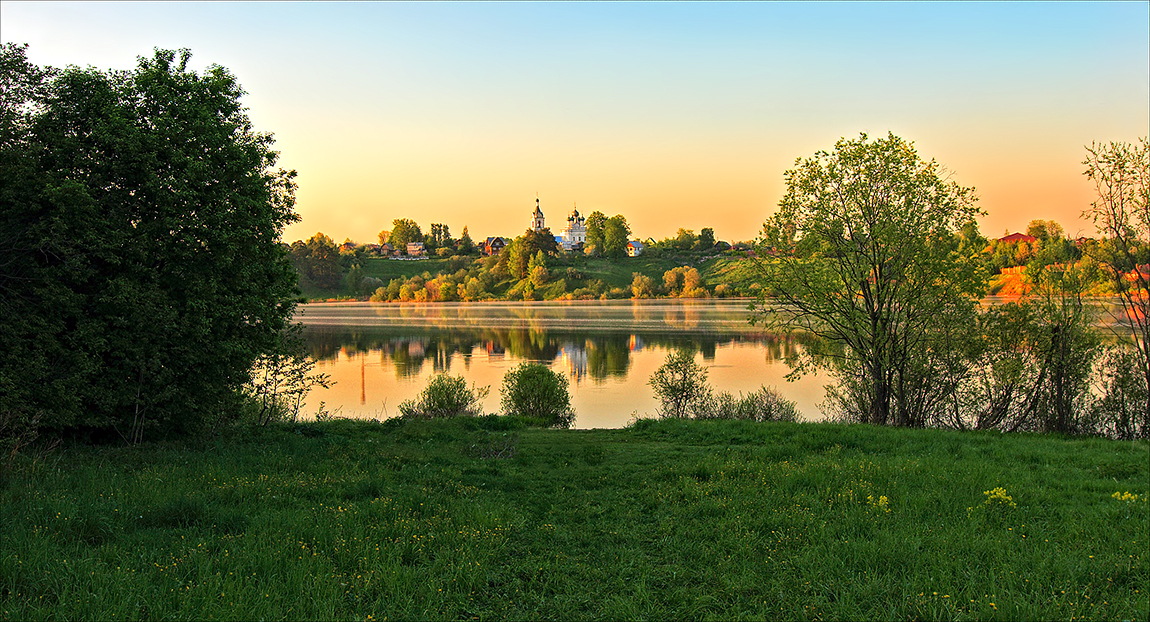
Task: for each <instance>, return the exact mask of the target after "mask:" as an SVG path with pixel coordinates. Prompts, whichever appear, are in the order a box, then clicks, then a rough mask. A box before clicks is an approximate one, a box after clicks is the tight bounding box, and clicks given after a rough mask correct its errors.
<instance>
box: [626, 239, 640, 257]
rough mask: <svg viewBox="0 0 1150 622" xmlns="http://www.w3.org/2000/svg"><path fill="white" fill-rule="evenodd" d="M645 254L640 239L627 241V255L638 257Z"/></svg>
mask: <svg viewBox="0 0 1150 622" xmlns="http://www.w3.org/2000/svg"><path fill="white" fill-rule="evenodd" d="M642 254H643V243H642V242H640V241H639V240H631V241H630V242H627V256H628V257H638V256H639V255H642Z"/></svg>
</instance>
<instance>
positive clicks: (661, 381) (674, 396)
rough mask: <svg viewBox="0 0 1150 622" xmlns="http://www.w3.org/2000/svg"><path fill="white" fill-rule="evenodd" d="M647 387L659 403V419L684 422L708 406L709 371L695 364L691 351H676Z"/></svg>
mask: <svg viewBox="0 0 1150 622" xmlns="http://www.w3.org/2000/svg"><path fill="white" fill-rule="evenodd" d="M647 384H649V385H651V388H652V389H654V391H655V398H656V399H658V400H659V416H660V417H664V418H675V419H683V418H687V417H690V416H692V415H693V414H695V413H696V412H697V411H698V410H699V409H700V408H703V407H705V406H706V405H707V402H708V401H709V400H710V397H711V388H710V385H708V384H707V368H706V367H703V366H702V365H699V364H698V363H696V362H695V353H694V351H692V350H688V349H681V350H675V351H674V352H671V353H670V354H668V355H667V359H666V361H664V362H663V365H662V366H661V367H659V369H657V370H655V373H654V374H652V375H651V378H650V380H649V381H648V382H647Z"/></svg>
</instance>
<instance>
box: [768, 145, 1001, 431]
mask: <svg viewBox="0 0 1150 622" xmlns="http://www.w3.org/2000/svg"><path fill="white" fill-rule="evenodd" d="M784 179H785V180H786V186H787V189H786V194H785V195H784V197H783V199H782V200H781V201H780V203H779V209H778V211H777V212H776V213H775V215H774V216H773V217H772V218H770V219H769V220H767V222H766V223H764V229H763V234H764V235H763V238H764V239H763V242H764V245H765V246H766V251H767V254H768V255H769V256H771V259H770V260H769V261H765V262H764V263H763V268H764V273H765V275H766V280H767V284H768V285H769V289H770V290H771V291H772V292H773V293H774V294H775V296H776V297H777V301H779V302H782V303H784V304H785V305H786V306H787V307H788V308H789V310H790V313H789V314H771V313H769V312H768V313H764V314H763V315H762V316H760V317H762V318H763V319H768V320H769V319H771V318H774V319H775V321H780V322H781V323H782V324H783V325H784V327H786V328H788V329H791V330H803V331H808V332H810V333H813V334H816V335H819V336H821V337H823V340H822V342H821V343H822V344H823V345H822V347H816V348H813V349H812V350H810V351H809V353H808V354H809V356H808V358H807V359H806V361H805V363H806V364H813V365H819V366H824V367H827V368H829V369H830V371H831V372H832V374H834V375H835V376H836V377H838V379H839V380H840V385H839V387H838V388H836V390H834V391H832V392H831V401H832V402H833V404H832V407H833V408H834V409H836V410H839V411H840V414H842V415H844V416H845V417H846V418H849V419H853V420H861V421H865V422H869V423H877V424H886V423H891V424H895V425H906V426H921V425H925V424H926V423H928V422H927V421H926V420H925V419H926V417H927V414H928V413H929V412H931V411H932V410H933V409H935V408H936V407H938V406H939V405H940V403H941V402H942V401H944V400H945V399H946V398H947V397H949V396H950V395H951V394H952V393H953V390H954V387H953V383H952V379H953V378H954V374H951V373H948V372H949V371H950V370H949V369H948V367H949V366H950V365H952V364H953V363H954V360H953V357H954V355H956V354H957V352H956V350H955V348H953V347H952V344H953V343H955V342H956V341H960V338H959V336H958V335H956V334H955V332H956V331H961V330H963V328H964V327H969V326H971V325H972V322H971V321H970V320H971V317H972V313H973V309H974V302H973V298H974V297H977V296H979V295H980V294H981V288H982V287H983V286H984V285H983V284H984V282H985V279H984V278H982V277H981V275H980V273H979V262H978V261H977V258H976V253H975V252H973V251H970V250H966V251H963V246H964V245H962V244H961V237H960V236H959V235H958V232H959V231H960V230H963V229H964V228H965V229H967V230H969V229H970V228H971V227H972V225H973V219H974V216H975V215H976V214H977V213H978V211H977V208H976V207H975V196H974V190H973V189H972V188H965V187H961V186H959V185H958V184H956V183H953V182H950V181H947V179H946V177H945V176H944V174H943V173H942V171H941V169H940V167H939V165H938V164H937V163H935V162H934V161H933V160H932V161H930V162H926V161H923V160H922V159H921V158H920V157H919V155H918V153H917V152H916V151H915V149H914V146H913V144H911V143H908V142H906V141H904V140H903V139H901V138H899V137H897V136H895V135H893V134H889V135H888V136H887V137H885V138H880V139H876V140H871V139H869V138H868V137H867V135H866V134H862V135H860V136H859V137H858V138H857V139H854V140H847V139H841V140H839V141H838V142H837V143H836V144H835V147H834V149H833V151H830V152H827V151H819V152H817V153H816V154H815V155H814V157H811V158H807V159H802V158H800V159H798V160H796V162H795V168H793V169H791V170H788V171H786V173H785V174H784ZM761 310H764V311H769V310H766V309H761Z"/></svg>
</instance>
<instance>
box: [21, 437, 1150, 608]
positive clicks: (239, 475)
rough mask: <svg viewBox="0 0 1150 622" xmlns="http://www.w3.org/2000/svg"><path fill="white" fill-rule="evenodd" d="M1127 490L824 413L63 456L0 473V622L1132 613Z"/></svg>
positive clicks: (1140, 460) (1148, 483) (1124, 455)
mask: <svg viewBox="0 0 1150 622" xmlns="http://www.w3.org/2000/svg"><path fill="white" fill-rule="evenodd" d="M996 488H1002V489H1003V490H1002V492H1001V494H1000V493H992V494H987V492H988V491H993V490H994V489H996ZM1148 489H1150V447H1148V445H1147V444H1146V443H1128V442H1127V443H1123V442H1115V441H1108V440H1100V439H1062V438H1055V437H1047V436H1028V435H1012V436H1003V435H999V434H996V433H995V434H982V433H958V432H952V431H944V430H900V429H887V428H873V427H868V426H839V425H831V424H792V423H751V422H741V421H657V422H656V421H641V422H639V423H637V424H636V425H634V426H632V427H631V428H628V429H623V430H567V431H560V430H539V429H532V428H526V427H524V426H523V425H522V424H521V423H520V422H518V421H516V420H511V419H507V418H496V417H481V418H474V419H456V420H435V421H408V422H387V423H384V424H375V423H367V422H351V421H332V422H325V423H308V424H299V425H295V426H283V427H273V428H268V429H260V430H255V431H252V430H243V431H236V432H229V433H227V436H225V437H223V438H220V439H217V440H214V441H207V442H203V443H201V444H199V445H198V446H194V447H187V446H179V445H170V444H151V445H145V446H141V447H132V448H83V447H79V448H70V449H68V450H66V451H59V452H56V453H54V454H51V455H49V456H48V457H46V458H42V459H40V460H39V461H38V462H35V463H32V462H24V463H23V464H19V465H18V471H17V472H16V473H14V474H13V475H12V476H11V477H9V478H8V479H7V481H6V482H5V483H4V484H3V487H2V488H0V503H2V507H3V508H4V513H3V516H2V518H0V533H2V534H3V538H2V539H0V617H2V618H3V619H42V618H57V619H60V618H62V619H120V618H132V619H138V618H145V617H148V618H207V619H211V618H227V619H236V618H242V619H256V618H261V619H263V618H271V619H282V618H292V619H297V618H310V619H316V618H322V619H361V620H366V619H384V618H393V619H394V618H400V619H472V618H479V619H584V618H590V619H685V618H686V619H740V618H741V619H883V620H888V619H909V618H915V619H955V620H959V619H1006V620H1015V619H1070V618H1084V619H1127V620H1129V619H1146V617H1147V615H1148V613H1150V604H1148V598H1147V597H1148V594H1147V590H1148V585H1150V567H1148V565H1147V556H1148V551H1147V535H1146V534H1147V532H1148V531H1150V509H1148V504H1147V501H1146V500H1147V497H1148V495H1150V490H1148ZM1126 492H1128V493H1131V494H1132V495H1137V498H1133V499H1132V498H1131V497H1130V496H1127V497H1125V498H1115V497H1114V496H1113V495H1114V493H1126Z"/></svg>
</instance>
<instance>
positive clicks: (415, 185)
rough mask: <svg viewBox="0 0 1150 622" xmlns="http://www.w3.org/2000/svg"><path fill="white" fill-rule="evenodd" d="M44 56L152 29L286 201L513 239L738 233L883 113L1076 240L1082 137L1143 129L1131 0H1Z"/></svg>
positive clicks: (97, 52)
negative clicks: (587, 227)
mask: <svg viewBox="0 0 1150 622" xmlns="http://www.w3.org/2000/svg"><path fill="white" fill-rule="evenodd" d="M0 38H2V39H3V41H4V42H10V43H27V44H29V48H28V57H29V59H30V60H31V61H32V62H34V63H36V64H39V65H51V66H57V67H63V66H67V65H78V66H83V67H86V66H95V67H98V68H101V69H130V68H132V67H133V66H134V65H135V63H136V58H137V57H138V56H150V55H151V53H152V50H153V49H154V48H165V49H179V48H188V49H190V50H191V51H192V54H193V56H192V66H193V67H195V68H199V69H202V68H204V67H207V66H209V65H212V64H216V65H222V66H224V67H226V68H228V69H229V70H230V71H231V72H232V73H233V74H234V75H235V76H236V77H237V79H238V80H239V82H240V84H241V85H242V86H243V87H244V89H245V90H246V91H247V92H248V95H246V96H245V98H244V104H245V105H246V106H247V107H248V109H249V115H250V117H251V119H252V121H253V123H254V124H255V126H256V128H257V129H258V130H261V131H266V132H270V133H272V134H274V135H275V138H276V149H277V150H279V151H280V154H281V157H280V165H281V166H283V167H285V168H288V169H295V170H296V171H298V173H299V177H298V183H299V189H298V192H297V204H296V211H297V212H298V213H299V215H300V216H301V217H302V221H301V222H299V223H297V224H294V225H291V226H290V227H289V228H288V230H287V231H285V234H284V238H285V240H287V241H292V240H296V239H306V238H308V237H310V236H311V235H312V234H314V233H316V232H323V233H326V234H327V235H329V236H330V237H332V238H333V239H335V240H336V241H337V242H341V241H343V240H344V239H351V240H354V241H357V242H374V241H376V238H377V234H378V233H379V231H381V230H387V229H390V228H391V222H392V220H394V219H397V218H411V219H414V220H415V221H416V222H418V223H419V224H420V226H421V227H422V228H423V229H424V231H427V230H429V229H430V224H431V223H444V224H447V225H448V226H449V227H450V230H451V233H452V234H454V235H456V236H458V235H459V234H460V233H461V232H462V230H463V227H464V226H467V227H468V228H469V232H470V234H471V236H472V237H473V238H475V239H481V238H483V237H486V236H493V235H504V236H514V235H519V234H521V233H522V232H523V231H524V230H525V229H526V228H527V227H528V225H529V224H530V216H531V212H532V211H533V209H534V206H535V199H536V197H538V198H539V200H540V204H541V206H542V208H543V211H544V213H545V214H546V215H547V219H548V221H547V223H548V225H550V226H551V227H552V229H553V230H554V231H555V232H556V233H558V231H559V230H560V229H561V228H562V226H563V225H564V224H565V221H566V216H567V214H568V213H569V212H570V210H571V209H572V207H573V206H577V207H578V209H579V210H580V212H582V213H583V214H584V215H586V214H588V213H590V212H591V211H593V210H599V211H602V212H603V213H604V214H606V215H608V216H611V215H613V214H622V215H623V216H625V217H626V218H627V220H628V222H629V223H630V225H631V228H632V230H633V233H634V237H637V238H641V239H646V238H648V237H652V238H655V239H662V238H664V237H668V236H673V235H674V234H675V232H676V231H677V230H678V229H679V228H685V229H692V230H695V231H698V230H699V229H701V228H703V227H711V228H713V229H714V230H715V235H716V237H717V238H719V239H723V240H728V241H732V242H734V241H739V240H749V239H752V238H754V237H755V236H756V235H757V234H758V233H759V231H760V228H761V225H762V223H763V221H764V220H765V219H766V218H768V217H769V216H770V215H771V214H772V213H773V212H774V211H775V209H776V206H777V204H778V201H779V199H780V198H781V197H782V195H783V192H784V189H785V185H784V177H783V174H784V172H785V171H786V170H787V169H788V168H790V167H793V166H794V164H795V161H796V159H797V158H805V157H810V156H812V155H813V154H814V153H815V152H816V151H818V150H824V149H825V150H830V149H831V148H833V146H834V143H835V142H836V141H837V140H838V139H839V138H843V137H846V138H854V137H857V136H858V135H859V134H860V133H862V132H866V133H868V134H869V135H871V136H885V135H886V134H887V132H893V133H894V134H896V135H898V136H900V137H902V138H904V139H906V140H909V141H912V142H913V143H914V144H915V146H916V148H917V149H918V152H919V155H920V156H922V157H923V158H924V159H927V160H930V159H934V160H937V161H938V162H939V164H941V165H942V166H944V167H945V168H946V170H947V171H948V172H949V174H950V176H951V179H952V180H953V181H955V182H957V183H959V184H961V185H963V186H973V187H975V188H976V190H977V194H978V196H979V197H980V201H979V205H980V206H981V208H982V209H983V210H984V211H986V212H987V214H986V215H985V216H984V217H982V218H981V220H980V223H981V227H982V231H983V233H984V234H986V235H988V236H989V237H997V236H1000V235H1002V234H1003V233H1005V232H1007V231H1025V229H1026V226H1027V224H1028V223H1029V222H1030V221H1031V220H1034V219H1053V220H1056V221H1058V222H1060V223H1061V224H1062V225H1063V227H1064V228H1065V229H1066V231H1067V233H1068V234H1070V235H1091V234H1093V233H1094V230H1093V226H1092V225H1091V224H1090V223H1089V222H1087V221H1085V220H1083V219H1082V218H1081V214H1082V212H1083V210H1085V209H1086V208H1088V207H1089V204H1090V202H1091V200H1092V199H1093V197H1094V194H1093V188H1092V187H1091V185H1090V183H1089V181H1088V180H1087V179H1085V177H1084V176H1083V175H1082V171H1083V165H1082V160H1083V159H1084V158H1085V155H1086V153H1085V146H1087V145H1090V144H1091V143H1094V142H1100V143H1101V142H1109V141H1122V142H1133V141H1135V140H1137V139H1138V138H1139V137H1144V136H1147V134H1148V133H1150V112H1148V111H1150V3H1147V2H1109V3H1108V2H1055V3H1044V2H1010V3H995V2H970V3H966V2H954V3H950V2H923V3H917V2H886V3H871V2H845V3H836V2H795V3H788V2H763V3H757V2H746V3H744V2H740V3H710V2H707V3H694V2H682V3H662V2H651V3H610V2H588V3H582V2H575V3H535V2H508V3H502V2H495V3H487V2H473V3H450V2H434V3H431V2H429V3H398V2H397V3H371V2H357V3H336V2H297V3H280V2H254V3H240V2H211V3H179V2H164V3H149V2H80V3H69V2H13V1H10V0H4V1H3V2H0Z"/></svg>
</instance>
